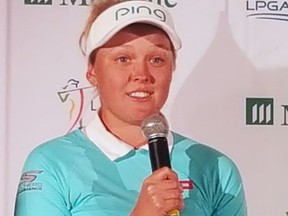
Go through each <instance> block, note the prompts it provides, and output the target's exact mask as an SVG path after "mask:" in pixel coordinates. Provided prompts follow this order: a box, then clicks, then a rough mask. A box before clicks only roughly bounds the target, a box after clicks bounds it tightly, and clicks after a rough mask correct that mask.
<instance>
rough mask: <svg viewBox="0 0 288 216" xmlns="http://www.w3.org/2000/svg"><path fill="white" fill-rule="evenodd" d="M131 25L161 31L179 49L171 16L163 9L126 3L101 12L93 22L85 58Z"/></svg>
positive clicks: (158, 6) (146, 4)
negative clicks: (155, 28) (141, 24)
mask: <svg viewBox="0 0 288 216" xmlns="http://www.w3.org/2000/svg"><path fill="white" fill-rule="evenodd" d="M133 23H146V24H150V25H153V26H156V27H158V28H160V29H162V30H163V31H164V32H166V34H167V35H168V37H169V38H170V40H171V42H172V44H173V46H174V49H175V50H179V49H180V48H181V40H180V38H179V36H178V35H177V33H176V31H175V28H174V23H173V20H172V16H171V14H170V13H169V12H168V10H167V9H165V8H164V7H162V6H160V5H158V4H155V3H152V2H148V1H141V0H137V1H126V2H121V3H118V4H116V5H113V6H111V7H109V8H108V9H106V10H105V11H103V12H102V13H101V14H100V15H99V16H98V17H97V18H96V20H95V21H94V22H93V24H92V26H91V29H90V31H89V34H88V37H87V41H86V56H87V57H89V56H90V54H91V53H92V51H93V50H95V49H97V48H99V47H101V46H103V45H104V44H105V43H106V42H108V40H110V39H111V38H112V37H113V36H114V35H115V34H116V33H117V32H119V31H120V30H121V29H123V28H125V27H126V26H128V25H130V24H133Z"/></svg>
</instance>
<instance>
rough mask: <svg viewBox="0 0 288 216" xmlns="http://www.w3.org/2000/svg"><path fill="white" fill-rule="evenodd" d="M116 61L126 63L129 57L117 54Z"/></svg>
mask: <svg viewBox="0 0 288 216" xmlns="http://www.w3.org/2000/svg"><path fill="white" fill-rule="evenodd" d="M117 61H118V62H119V63H127V62H129V58H128V56H124V55H123V56H118V57H117Z"/></svg>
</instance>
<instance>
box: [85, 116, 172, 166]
mask: <svg viewBox="0 0 288 216" xmlns="http://www.w3.org/2000/svg"><path fill="white" fill-rule="evenodd" d="M85 132H86V136H87V137H88V138H89V139H90V140H91V141H92V142H93V143H94V144H95V145H96V146H97V147H98V148H99V149H100V150H101V151H102V152H103V153H104V154H105V155H106V156H107V157H108V158H109V159H110V160H112V161H114V160H116V159H118V158H120V157H123V156H124V155H126V154H128V153H129V152H130V151H131V150H134V147H132V146H131V145H129V144H127V143H125V142H124V141H122V140H120V139H118V138H117V137H116V136H114V135H113V134H112V133H110V132H109V131H107V129H106V128H105V126H104V124H103V122H102V121H101V119H100V117H99V115H98V114H97V115H95V117H94V119H93V120H92V121H91V122H90V123H88V125H87V126H86V128H85ZM167 141H168V148H169V152H171V151H172V148H173V135H172V133H171V132H169V133H168V136H167ZM139 149H145V150H147V151H148V150H149V147H148V143H146V144H144V145H142V146H141V147H140V148H139Z"/></svg>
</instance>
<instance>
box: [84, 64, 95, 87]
mask: <svg viewBox="0 0 288 216" xmlns="http://www.w3.org/2000/svg"><path fill="white" fill-rule="evenodd" d="M86 79H87V80H88V81H89V82H90V84H91V85H93V86H97V78H96V74H95V71H94V66H93V65H92V64H91V63H89V65H88V69H87V72H86Z"/></svg>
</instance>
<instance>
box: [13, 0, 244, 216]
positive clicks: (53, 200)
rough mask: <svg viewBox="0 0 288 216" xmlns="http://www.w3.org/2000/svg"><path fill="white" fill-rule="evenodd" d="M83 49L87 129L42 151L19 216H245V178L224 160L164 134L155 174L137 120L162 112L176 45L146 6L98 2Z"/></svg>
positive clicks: (166, 22)
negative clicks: (92, 97)
mask: <svg viewBox="0 0 288 216" xmlns="http://www.w3.org/2000/svg"><path fill="white" fill-rule="evenodd" d="M92 7H93V8H92V12H91V15H90V17H89V19H88V21H87V24H86V27H85V30H84V32H83V34H82V37H81V42H82V44H84V46H85V52H86V56H87V60H88V65H89V66H88V71H87V73H86V76H87V79H88V80H89V82H90V83H91V84H92V85H93V86H95V88H96V89H97V91H98V94H99V97H100V102H101V107H100V109H99V111H98V113H97V115H96V116H95V118H94V119H93V120H92V121H91V122H90V123H89V124H88V125H87V126H86V127H84V128H82V129H78V130H75V131H73V132H71V133H69V134H67V135H65V136H63V137H59V138H56V139H53V140H51V141H49V142H47V143H45V144H42V145H40V146H38V147H37V148H36V149H35V150H33V151H32V153H31V154H30V155H29V157H28V159H27V161H26V163H25V166H24V169H23V174H22V178H21V182H20V184H19V189H18V194H17V202H16V209H15V215H16V216H39V215H41V216H46V215H47V216H48V215H49V216H51V215H52V216H92V215H93V216H115V215H123V216H127V215H132V216H148V215H149V216H166V215H172V212H175V210H176V212H177V211H179V212H180V215H183V216H185V215H187V216H188V215H189V216H192V215H197V216H204V215H205V216H208V215H209V216H212V215H213V216H220V215H221V216H232V215H233V216H245V215H246V214H247V213H246V205H245V197H244V192H243V186H242V182H241V178H240V175H239V172H238V170H237V168H236V166H235V165H234V164H233V162H232V161H231V160H230V159H229V158H227V157H226V156H225V155H223V154H221V153H220V152H218V151H216V150H214V149H211V148H209V147H207V146H205V145H202V144H199V143H197V142H195V141H192V140H190V139H188V138H186V137H183V136H181V135H179V134H177V133H174V132H169V134H168V137H167V139H168V146H169V153H170V158H171V164H172V169H170V168H168V167H163V168H160V169H158V170H157V171H155V172H153V173H152V172H151V167H150V159H149V152H148V147H147V139H146V138H145V137H144V136H143V133H142V130H141V124H142V122H143V121H144V120H145V119H146V118H147V117H148V116H150V115H152V114H159V113H161V108H162V107H163V105H164V103H165V102H166V99H167V96H168V93H169V87H170V83H171V79H172V73H173V70H174V68H175V59H176V52H177V50H178V49H180V47H181V41H180V39H179V37H178V35H177V33H176V32H175V29H174V26H173V21H172V18H171V15H170V14H169V13H168V11H167V10H166V9H164V8H162V7H161V6H159V5H158V4H154V3H151V2H148V1H117V0H106V1H95V2H94V3H93V4H92Z"/></svg>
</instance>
